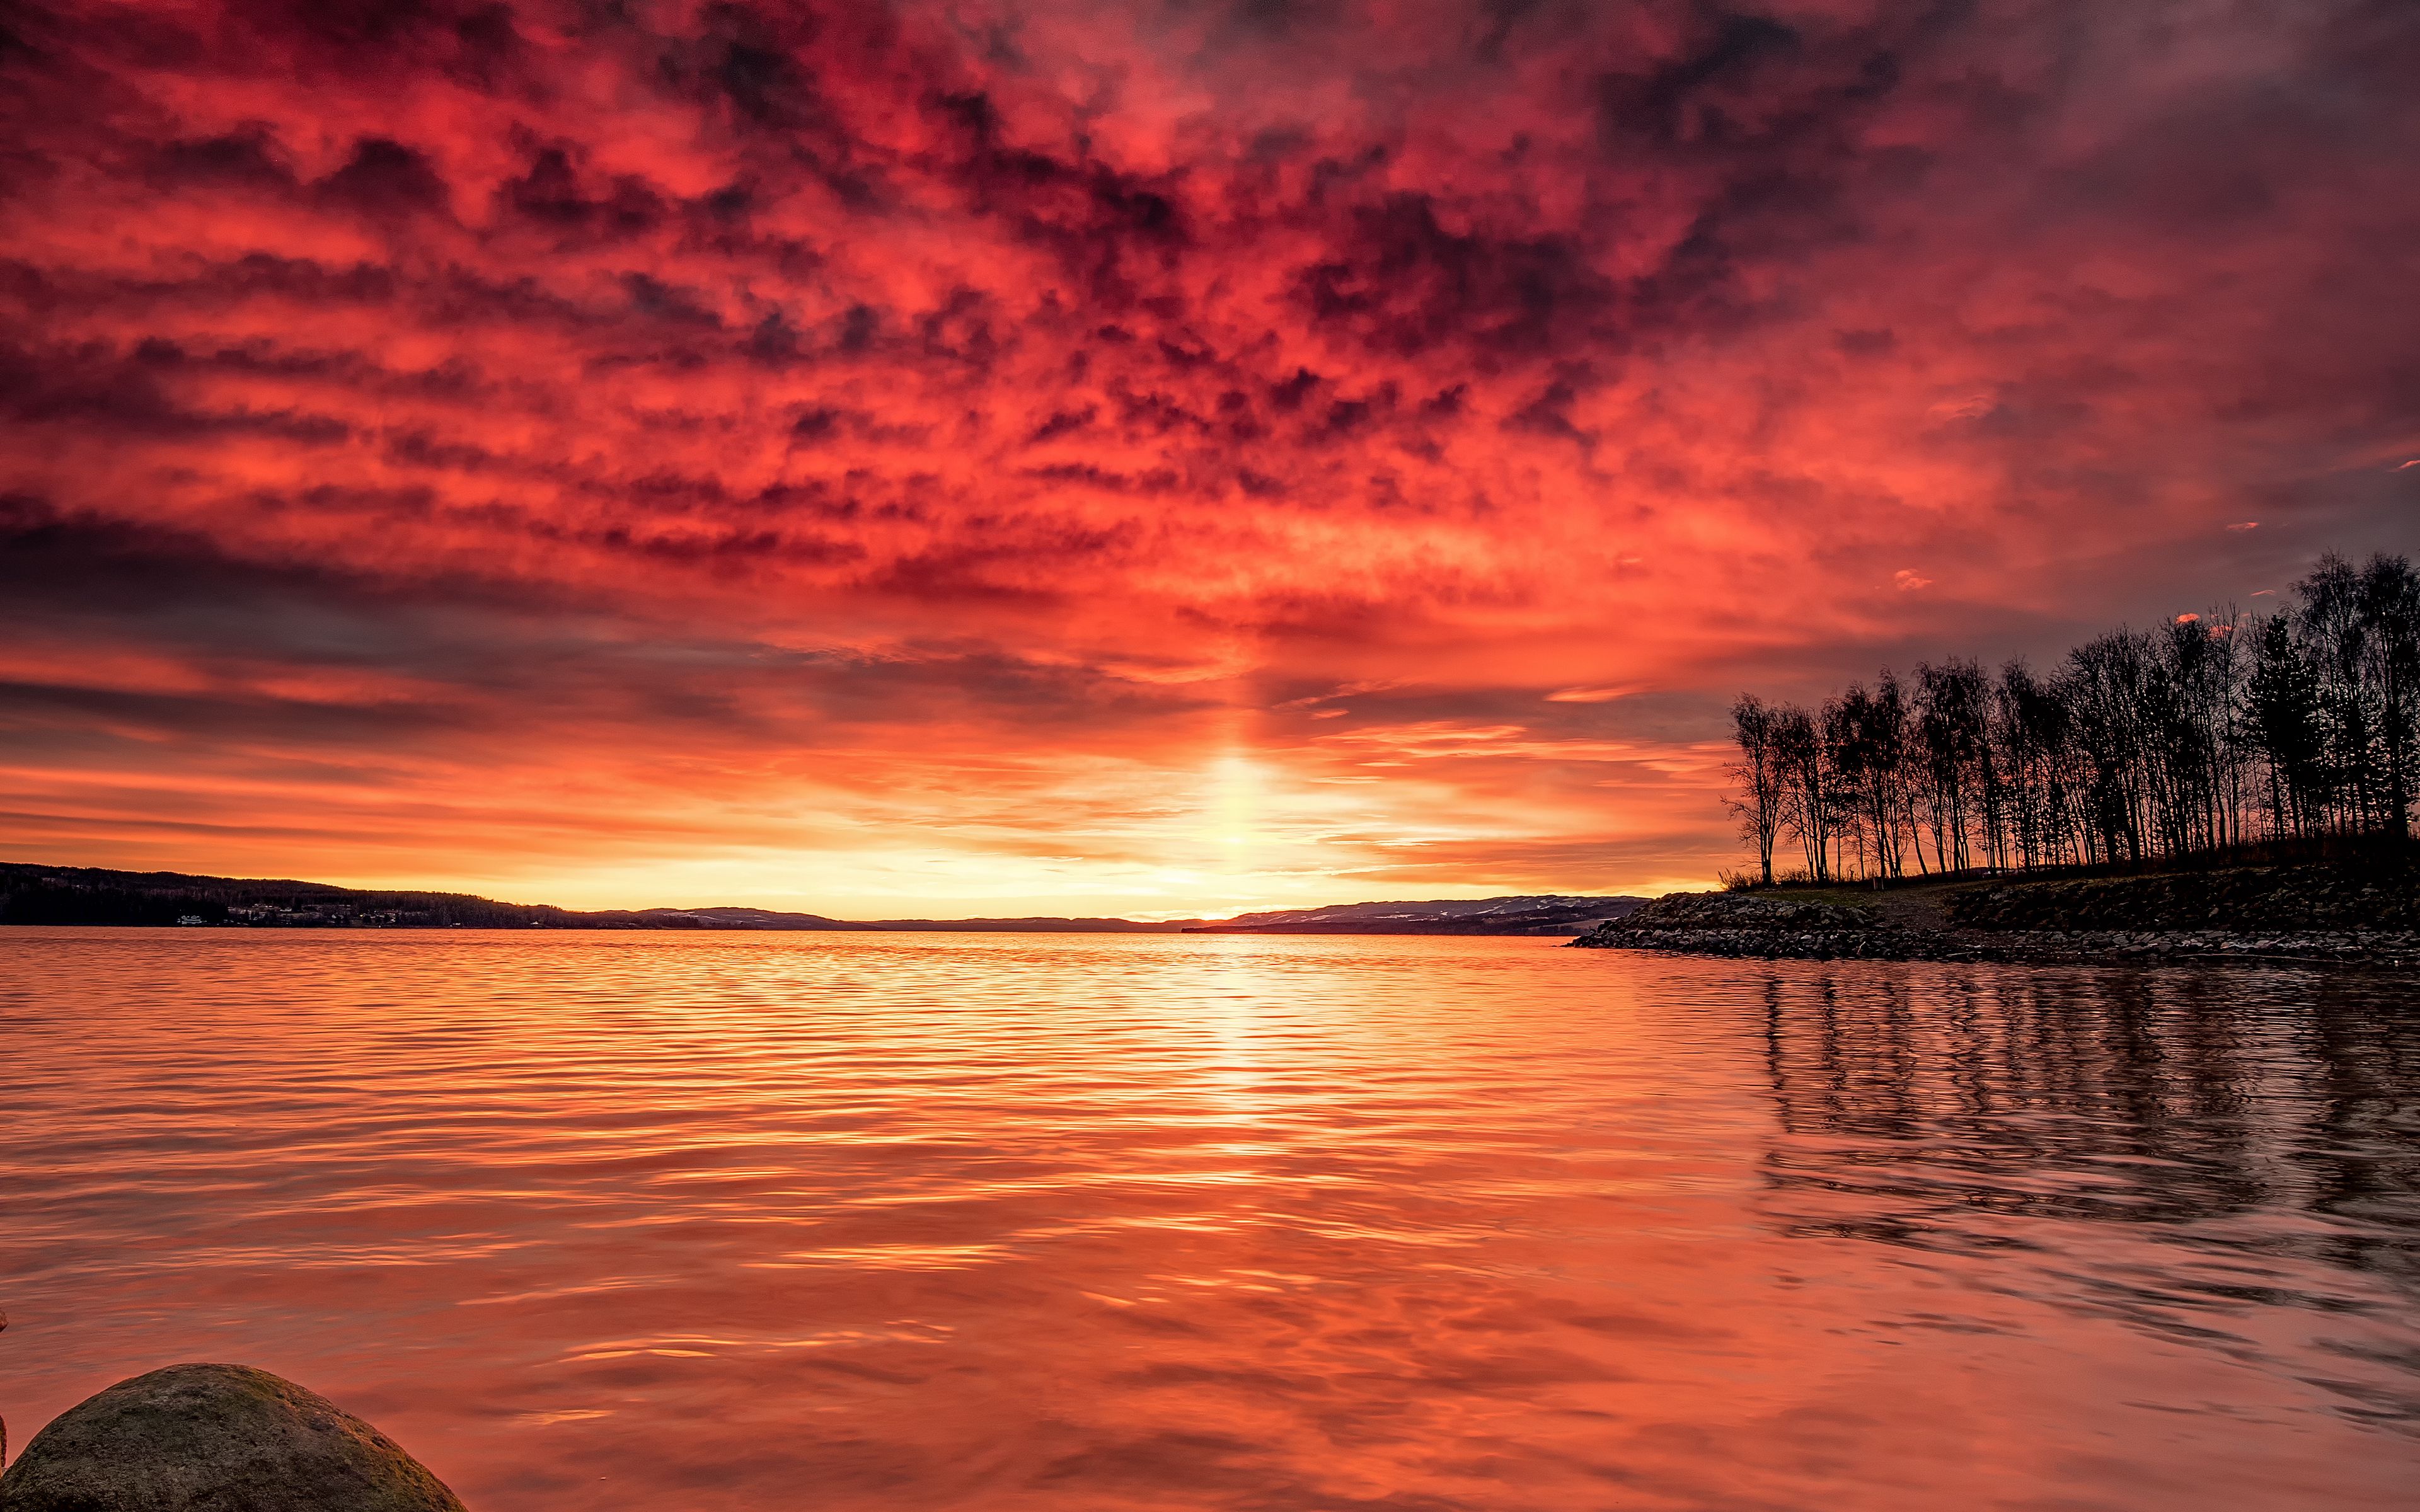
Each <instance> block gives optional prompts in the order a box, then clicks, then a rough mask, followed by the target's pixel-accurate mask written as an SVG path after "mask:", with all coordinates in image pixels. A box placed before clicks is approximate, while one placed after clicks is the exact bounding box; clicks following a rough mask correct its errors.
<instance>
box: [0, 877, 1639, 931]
mask: <svg viewBox="0 0 2420 1512" xmlns="http://www.w3.org/2000/svg"><path fill="white" fill-rule="evenodd" d="M1645 901H1646V900H1644V899H1639V898H1588V897H1577V896H1570V895H1560V894H1547V895H1539V896H1525V897H1511V898H1477V899H1441V900H1438V901H1435V902H1432V903H1339V904H1334V905H1331V906H1328V907H1325V908H1295V909H1276V910H1266V911H1264V912H1260V913H1253V914H1239V915H1237V916H1236V917H1235V918H1229V919H1201V918H1179V919H1166V920H1151V919H1132V918H885V919H870V920H849V919H839V918H827V917H826V916H824V915H822V914H806V913H789V912H784V911H783V910H781V909H774V908H752V907H742V906H736V905H728V906H714V907H704V908H638V909H598V910H592V911H585V912H583V911H581V910H576V909H568V908H557V907H554V906H553V905H551V904H549V903H498V902H496V901H494V900H493V899H489V898H478V897H473V896H472V895H470V894H468V893H448V892H415V891H403V890H393V891H390V890H380V889H369V888H357V887H335V886H334V885H332V884H329V883H325V882H297V881H291V880H283V879H268V878H245V877H212V876H195V875H190V874H188V873H185V872H113V871H108V870H104V869H102V868H98V867H74V866H39V865H33V864H28V863H23V862H0V924H105V925H122V924H133V925H160V924H167V925H175V924H194V925H205V926H226V925H237V926H249V927H253V928H283V929H569V930H792V931H831V930H860V931H862V930H875V931H889V932H896V933H910V932H927V931H931V932H947V933H1008V932H1018V931H1024V932H1032V933H1059V934H1175V933H1235V934H1577V933H1582V932H1583V931H1585V930H1586V929H1587V928H1588V927H1589V926H1590V925H1592V924H1594V923H1595V922H1597V921H1598V920H1600V919H1605V918H1622V917H1625V916H1626V915H1627V914H1628V913H1630V912H1631V911H1632V910H1633V909H1636V908H1637V907H1638V906H1639V905H1640V904H1641V903H1644V902H1645Z"/></svg>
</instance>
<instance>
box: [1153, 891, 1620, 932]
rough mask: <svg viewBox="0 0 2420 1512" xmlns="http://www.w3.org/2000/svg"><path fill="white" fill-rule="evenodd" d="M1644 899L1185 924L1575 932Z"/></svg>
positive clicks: (1553, 897) (1545, 900) (1537, 900)
mask: <svg viewBox="0 0 2420 1512" xmlns="http://www.w3.org/2000/svg"><path fill="white" fill-rule="evenodd" d="M1646 902H1647V900H1646V899H1644V898H1628V897H1613V898H1589V897H1578V896H1575V895H1572V894H1567V893H1545V894H1539V895H1534V896H1524V897H1514V898H1446V899H1439V900H1437V901H1435V902H1434V903H1337V904H1333V905H1331V906H1329V907H1326V908H1293V909H1280V910H1276V911H1273V912H1268V913H1259V914H1238V915H1236V916H1235V917H1234V918H1228V919H1218V920H1213V921H1210V922H1207V923H1201V924H1190V925H1187V927H1186V933H1188V934H1580V933H1586V932H1587V931H1588V929H1589V928H1590V926H1591V925H1594V924H1596V923H1598V922H1600V921H1602V920H1604V919H1608V918H1624V917H1626V916H1628V915H1629V914H1630V913H1631V912H1632V911H1633V910H1635V909H1637V908H1638V907H1640V906H1642V905H1643V904H1645V903H1646Z"/></svg>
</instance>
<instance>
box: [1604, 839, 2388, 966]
mask: <svg viewBox="0 0 2420 1512" xmlns="http://www.w3.org/2000/svg"><path fill="white" fill-rule="evenodd" d="M1572 944H1573V945H1574V946H1575V947H1578V948H1580V949H1637V950H1658V951H1665V952H1670V953H1683V954H1690V955H1707V956H1722V957H1730V958H1739V959H1746V958H1761V959H1767V960H1785V959H1786V960H1814V961H1832V960H1862V961H1977V962H2004V963H2011V964H2041V965H2076V964H2094V963H2100V962H2127V963H2133V964H2144V963H2161V962H2181V961H2204V962H2208V961H2234V962H2244V963H2255V962H2269V963H2273V964H2303V965H2336V964H2342V965H2369V966H2383V967H2388V968H2394V969H2414V968H2420V891H2415V874H2414V872H2412V870H2409V869H2405V868H2402V867H2391V868H2374V867H2364V866H2358V865H2354V866H2348V865H2344V864H2330V863H2319V864H2303V865H2290V866H2267V867H2235V868H2225V869H2219V870H2214V871H2209V872H2151V873H2144V874H2138V875H2133V876H2118V877H2085V878H2050V879H2039V880H2028V879H2025V878H2023V877H1985V878H1978V877H1972V876H1969V877H1962V878H1948V879H1940V880H1933V881H1922V882H1916V883H1912V884H1901V885H1900V886H1898V887H1891V888H1885V889H1882V890H1878V891H1868V890H1864V889H1857V888H1850V887H1804V886H1798V887H1776V888H1771V889H1754V890H1747V891H1737V892H1693V893H1672V894H1668V895H1667V896H1666V897H1663V898H1659V899H1657V900H1656V901H1655V902H1654V903H1651V904H1649V905H1648V906H1647V907H1645V908H1642V909H1640V910H1638V911H1637V913H1635V914H1633V915H1631V916H1630V917H1628V918H1620V919H1610V920H1607V921H1606V922H1605V923H1603V924H1600V925H1598V926H1597V927H1596V928H1594V929H1592V930H1590V931H1589V932H1588V933H1585V934H1583V935H1581V936H1580V937H1579V938H1577V939H1575V940H1574V941H1572Z"/></svg>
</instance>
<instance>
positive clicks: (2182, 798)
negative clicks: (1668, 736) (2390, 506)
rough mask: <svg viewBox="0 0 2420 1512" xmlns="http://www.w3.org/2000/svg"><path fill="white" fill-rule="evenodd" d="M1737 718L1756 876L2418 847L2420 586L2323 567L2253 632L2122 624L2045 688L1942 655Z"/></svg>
mask: <svg viewBox="0 0 2420 1512" xmlns="http://www.w3.org/2000/svg"><path fill="white" fill-rule="evenodd" d="M1731 717H1732V726H1733V731H1732V733H1733V735H1734V737H1735V738H1736V739H1737V741H1738V743H1739V747H1740V760H1739V761H1738V762H1737V763H1736V764H1734V765H1733V766H1732V767H1731V769H1730V770H1731V774H1732V777H1733V779H1734V780H1735V781H1736V782H1737V783H1738V785H1739V791H1738V795H1736V796H1735V797H1733V798H1732V799H1731V800H1730V802H1731V808H1732V810H1733V811H1734V812H1735V813H1737V814H1738V815H1739V816H1740V822H1741V832H1742V835H1743V837H1744V838H1745V839H1747V840H1748V841H1750V842H1751V843H1752V844H1753V845H1754V846H1755V847H1756V852H1757V863H1758V871H1759V873H1760V875H1761V877H1762V878H1763V879H1764V880H1765V881H1767V882H1770V881H1772V880H1773V878H1774V854H1775V852H1776V849H1777V848H1778V847H1779V845H1780V843H1781V841H1782V840H1783V839H1784V838H1785V837H1786V838H1788V839H1789V840H1791V841H1795V843H1796V846H1797V849H1798V852H1799V855H1800V857H1801V858H1802V860H1803V862H1804V864H1803V866H1802V867H1801V868H1800V869H1799V871H1798V872H1797V873H1796V874H1797V875H1799V876H1803V877H1806V878H1807V879H1810V880H1814V881H1829V880H1832V879H1834V878H1838V877H1848V876H1855V877H1860V878H1869V879H1884V878H1892V877H1900V876H1904V875H1906V874H1907V872H1908V864H1909V862H1910V860H1911V859H1912V860H1913V861H1914V863H1915V868H1916V871H1917V872H1921V873H1929V872H1962V871H1967V870H1971V869H1975V868H1985V869H1990V870H1994V871H2021V870H2024V869H2027V868H2033V867H2045V866H2072V865H2091V864H2102V863H2109V862H2136V863H2139V862H2145V861H2152V860H2160V859H2167V858H2178V857H2183V856H2194V855H2199V854H2205V853H2209V852H2212V851H2217V850H2222V849H2225V848H2226V847H2229V846H2234V845H2240V844H2242V843H2244V842H2246V841H2256V840H2286V839H2311V838H2317V837H2321V836H2330V835H2392V836H2397V837H2402V838H2408V837H2409V836H2410V834H2411V824H2412V805H2413V803H2414V801H2415V799H2420V793H2415V792H2414V791H2413V790H2414V788H2415V786H2420V576H2415V575H2414V573H2413V572H2412V563H2411V562H2410V561H2409V560H2408V559H2406V558H2403V557H2390V556H2378V557H2373V558H2372V559H2371V560H2370V561H2369V562H2368V563H2366V565H2364V566H2361V567H2358V568H2357V567H2355V566H2353V565H2352V564H2351V563H2349V562H2347V561H2345V560H2344V559H2343V558H2341V557H2337V556H2334V555H2330V556H2326V557H2322V558H2321V559H2320V560H2319V563H2318V564H2317V565H2316V566H2315V567H2314V568H2313V569H2312V571H2311V573H2310V575H2309V576H2308V577H2306V578H2304V579H2303V580H2302V581H2301V582H2299V583H2297V584H2295V586H2294V599H2293V603H2292V604H2291V606H2290V607H2288V608H2287V609H2283V610H2281V611H2280V612H2278V613H2275V614H2273V615H2270V616H2268V617H2266V618H2261V619H2251V620H2247V619H2245V618H2243V617H2242V616H2241V615H2239V614H2238V613H2236V612H2235V611H2234V610H2233V609H2225V610H2219V609H2213V610H2211V611H2210V612H2208V613H2206V614H2186V615H2180V616H2179V617H2178V618H2177V619H2176V620H2175V621H2174V622H2173V623H2171V624H2168V625H2163V626H2161V627H2160V628H2159V629H2158V630H2155V631H2142V630H2133V629H2128V628H2124V627H2120V628H2118V629H2116V630H2112V631H2109V632H2108V633H2106V634H2104V635H2100V636H2096V637H2094V638H2093V639H2092V640H2087V641H2086V642H2085V643H2084V644H2083V645H2080V646H2078V647H2076V648H2075V649H2074V650H2073V651H2071V652H2070V653H2068V655H2067V656H2066V657H2065V658H2064V660H2063V661H2062V662H2061V663H2060V664H2059V666H2057V667H2056V668H2055V669H2054V670H2053V671H2049V672H2047V673H2040V672H2036V671H2034V670H2033V669H2032V668H2030V667H2028V666H2027V665H2026V664H2025V663H2024V662H2023V661H2011V662H2009V664H2008V665H2007V666H2005V667H2004V668H2002V669H2001V670H2000V672H1999V674H1998V676H1997V677H1996V678H1995V677H1993V675H1991V674H1990V673H1987V672H1986V671H1983V669H1982V667H1981V666H1980V665H1979V664H1978V663H1976V662H1973V661H1962V660H1958V659H1955V658H1952V659H1949V660H1946V661H1943V662H1940V663H1938V664H1924V665H1919V666H1918V667H1917V668H1916V676H1915V679H1914V681H1913V684H1912V685H1910V684H1903V683H1902V682H1900V679H1899V678H1898V677H1897V676H1895V675H1894V674H1893V673H1892V672H1890V671H1888V670H1887V669H1885V671H1883V672H1882V673H1881V674H1880V676H1878V677H1877V678H1876V679H1875V681H1874V683H1873V685H1872V686H1871V687H1868V686H1867V685H1865V684H1862V683H1853V684H1851V685H1850V686H1849V687H1847V688H1846V689H1844V690H1843V691H1842V692H1840V693H1839V694H1838V695H1837V696H1835V697H1833V698H1830V699H1827V700H1825V701H1824V702H1823V705H1822V707H1820V708H1819V709H1816V710H1813V711H1811V712H1810V711H1809V710H1807V709H1805V708H1801V707H1799V706H1797V705H1794V704H1787V703H1785V704H1769V703H1766V702H1763V701H1762V700H1761V699H1759V698H1757V697H1755V696H1754V695H1752V694H1748V695H1743V696H1742V697H1741V699H1740V701H1739V702H1738V703H1736V704H1735V705H1733V707H1732V710H1731ZM1928 845H1929V846H1930V848H1931V849H1930V855H1928V854H1927V846H1928Z"/></svg>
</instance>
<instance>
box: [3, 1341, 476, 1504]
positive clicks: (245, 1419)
mask: <svg viewBox="0 0 2420 1512" xmlns="http://www.w3.org/2000/svg"><path fill="white" fill-rule="evenodd" d="M0 1512H463V1507H462V1504H461V1502H460V1501H459V1500H458V1499H457V1498H456V1497H455V1495H454V1493H453V1492H452V1491H449V1490H447V1489H445V1486H444V1484H443V1483H442V1482H441V1481H440V1480H438V1478H437V1477H436V1476H434V1475H432V1474H430V1473H428V1472H427V1470H425V1469H423V1468H422V1467H421V1465H420V1463H419V1461H417V1460H415V1459H413V1458H411V1456H410V1455H408V1454H405V1453H404V1452H403V1451H402V1450H401V1449H399V1448H397V1447H396V1445H395V1443H394V1442H393V1441H392V1440H390V1439H388V1438H387V1437H386V1435H384V1434H382V1433H380V1432H379V1430H378V1429H376V1428H374V1427H370V1426H369V1425H368V1424H367V1423H365V1422H363V1421H362V1420H361V1419H360V1418H357V1417H355V1416H353V1415H352V1414H351V1413H349V1412H345V1411H344V1410H343V1409H342V1408H339V1407H338V1406H336V1405H335V1404H334V1402H331V1401H329V1400H328V1399H327V1398H326V1397H324V1396H319V1395H318V1394H317V1393H314V1392H308V1391H305V1390H303V1389H302V1387H300V1386H297V1385H295V1384H294V1383H293V1382H292V1381H281V1380H279V1379H278V1378H277V1377H275V1376H272V1375H271V1374H270V1373H269V1372H268V1371H266V1370H255V1369H253V1368H252V1367H251V1366H249V1365H170V1366H168V1367H167V1368H165V1369H163V1370H154V1371H152V1372H151V1373H150V1374H148V1375H143V1376H137V1377H135V1378H134V1379H133V1380H132V1381H119V1382H118V1383H117V1384H116V1385H115V1386H112V1387H110V1388H109V1389H108V1390H107V1391H104V1392H102V1393H101V1395H99V1396H94V1397H92V1398H90V1399H89V1400H87V1401H85V1402H81V1403H79V1404H78V1405H76V1406H74V1407H71V1408H70V1409H68V1410H67V1411H66V1412H62V1413H60V1414H59V1415H58V1417H57V1418H55V1419H54V1420H53V1421H52V1423H51V1425H50V1426H49V1427H45V1428H44V1429H42V1431H41V1432H39V1433H37V1434H35V1435H34V1437H33V1441H32V1442H31V1443H27V1444H26V1445H25V1452H24V1453H23V1454H22V1455H20V1456H18V1458H17V1462H16V1463H15V1464H13V1465H11V1466H9V1467H8V1473H7V1474H5V1475H0Z"/></svg>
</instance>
